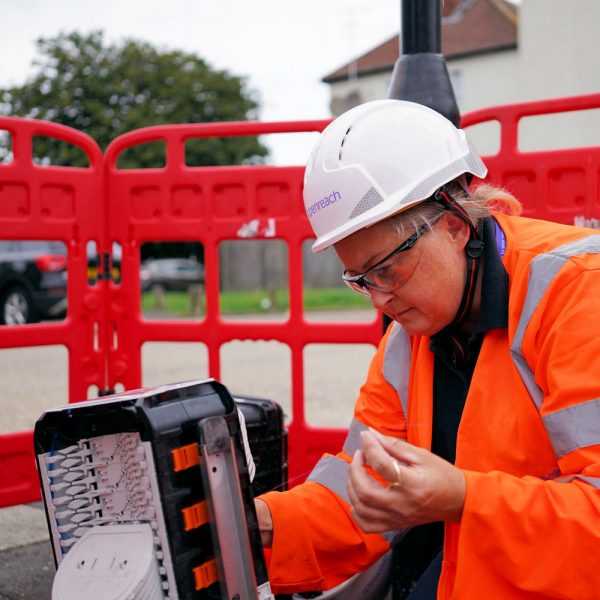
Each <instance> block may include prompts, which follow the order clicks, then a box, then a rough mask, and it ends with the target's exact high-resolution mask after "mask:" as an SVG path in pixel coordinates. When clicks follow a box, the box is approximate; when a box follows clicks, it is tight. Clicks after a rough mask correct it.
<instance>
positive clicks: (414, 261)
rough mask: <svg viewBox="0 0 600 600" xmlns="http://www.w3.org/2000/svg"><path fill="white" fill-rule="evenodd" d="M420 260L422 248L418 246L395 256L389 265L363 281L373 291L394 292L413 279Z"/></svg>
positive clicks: (372, 273)
mask: <svg viewBox="0 0 600 600" xmlns="http://www.w3.org/2000/svg"><path fill="white" fill-rule="evenodd" d="M420 260H421V246H420V245H419V244H416V245H415V246H413V247H412V248H411V249H410V250H407V251H406V252H402V253H400V254H397V255H396V256H393V257H392V258H390V260H389V261H388V262H387V263H384V264H383V265H381V267H379V268H377V269H374V270H373V271H371V272H370V273H369V274H368V275H367V277H365V278H364V280H363V281H364V282H365V283H366V284H367V285H368V286H369V287H371V288H373V289H376V290H379V291H381V292H392V291H394V290H396V289H398V288H399V287H402V286H403V285H404V284H405V283H406V282H407V281H408V280H409V279H410V278H411V277H412V275H413V273H414V272H415V270H416V268H417V265H418V264H419V261H420Z"/></svg>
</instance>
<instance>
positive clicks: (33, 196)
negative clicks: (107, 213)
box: [0, 118, 106, 506]
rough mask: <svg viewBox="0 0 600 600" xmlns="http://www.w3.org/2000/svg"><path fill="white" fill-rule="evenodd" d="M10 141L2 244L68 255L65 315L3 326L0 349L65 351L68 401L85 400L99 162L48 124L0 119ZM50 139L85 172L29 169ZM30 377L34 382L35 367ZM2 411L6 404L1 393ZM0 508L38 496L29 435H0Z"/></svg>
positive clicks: (87, 143) (94, 368)
mask: <svg viewBox="0 0 600 600" xmlns="http://www.w3.org/2000/svg"><path fill="white" fill-rule="evenodd" d="M0 130H5V131H8V133H9V134H10V136H11V139H12V153H13V157H12V161H11V162H9V163H8V164H3V165H0V238H1V239H6V240H14V239H26V240H36V239H37V240H58V241H61V242H63V243H64V244H65V246H66V249H67V268H68V285H67V302H68V316H67V318H66V319H65V320H63V321H60V322H56V323H40V324H34V325H27V326H3V327H0V348H10V347H12V348H15V347H24V346H45V345H51V344H61V345H64V346H65V347H66V348H67V350H68V356H69V362H68V364H69V375H68V381H69V398H70V399H71V400H81V399H82V398H86V397H87V390H88V387H89V386H92V385H95V386H97V387H98V388H99V389H103V388H104V387H105V382H104V367H103V355H102V349H101V348H100V347H98V344H97V343H95V338H96V335H97V333H98V328H99V327H100V326H101V323H102V321H103V316H102V312H103V308H104V305H105V304H106V300H105V297H104V293H105V290H104V286H103V284H102V283H101V282H99V283H98V284H96V285H95V286H90V285H88V278H87V254H86V246H87V242H88V241H90V240H94V241H96V242H99V241H100V240H101V239H102V237H103V225H104V223H103V220H104V212H103V203H102V199H103V195H104V190H103V182H104V177H103V172H102V167H103V161H102V153H101V151H100V148H99V147H98V145H97V144H96V143H95V142H94V140H92V139H91V138H90V137H88V136H86V135H84V134H82V133H80V132H78V131H75V130H73V129H69V128H67V127H63V126H60V125H55V124H52V123H47V122H43V121H33V120H26V119H11V118H0ZM36 137H39V138H54V139H57V140H61V141H63V142H65V143H67V144H71V145H74V146H77V147H79V148H80V149H81V150H83V152H85V154H86V155H87V158H88V160H89V167H88V168H65V167H45V166H39V165H36V164H34V162H33V159H32V148H33V140H34V138H36ZM31 377H35V365H32V372H31ZM3 396H4V397H3V399H2V401H3V403H4V405H5V407H4V410H10V409H11V406H10V398H6V396H5V395H4V394H3ZM0 466H1V467H2V470H3V476H2V478H1V481H0V506H5V505H10V504H16V503H19V502H28V501H31V500H35V499H38V498H39V496H40V492H39V484H38V481H37V475H36V473H35V468H34V454H33V443H32V433H31V431H26V432H17V433H11V434H7V435H1V436H0Z"/></svg>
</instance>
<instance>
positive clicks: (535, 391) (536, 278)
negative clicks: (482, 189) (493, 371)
mask: <svg viewBox="0 0 600 600" xmlns="http://www.w3.org/2000/svg"><path fill="white" fill-rule="evenodd" d="M599 252H600V236H599V235H589V236H587V237H584V238H581V239H579V240H575V241H573V242H569V243H568V244H565V245H563V246H560V247H558V248H555V249H554V250H552V251H551V252H548V253H547V254H540V255H539V256H536V258H534V259H533V260H532V261H531V266H530V270H529V281H528V284H527V295H526V297H525V303H524V305H523V310H522V311H521V317H520V319H519V324H518V326H517V331H516V333H515V338H514V340H513V343H512V346H511V348H510V352H511V354H512V359H513V361H514V363H515V366H516V367H517V370H518V371H519V374H520V375H521V379H522V380H523V383H524V384H525V386H526V387H527V390H528V391H529V394H530V396H531V398H532V400H533V402H534V403H535V405H536V406H537V407H538V410H539V409H540V408H541V406H542V401H543V396H544V394H543V392H542V390H541V389H540V387H539V386H538V385H537V384H536V383H535V377H534V374H533V371H532V370H531V369H530V367H529V365H528V364H527V361H526V360H525V357H524V356H523V338H524V337H525V331H526V330H527V327H528V326H529V322H530V321H531V317H532V316H533V314H534V313H535V311H536V309H537V307H538V305H539V303H540V300H541V299H542V298H543V297H544V295H545V294H546V292H547V290H548V288H549V287H550V284H551V283H552V281H553V280H554V278H555V277H556V275H557V274H558V272H559V271H560V270H561V268H562V267H563V265H564V264H565V262H567V260H569V258H571V257H572V256H575V255H577V254H591V253H599Z"/></svg>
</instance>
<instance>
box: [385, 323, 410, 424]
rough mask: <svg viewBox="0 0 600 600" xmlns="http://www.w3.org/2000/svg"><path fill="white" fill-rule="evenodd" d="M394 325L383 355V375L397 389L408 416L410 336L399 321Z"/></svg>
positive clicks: (405, 414)
mask: <svg viewBox="0 0 600 600" xmlns="http://www.w3.org/2000/svg"><path fill="white" fill-rule="evenodd" d="M392 327H393V329H392V331H391V333H390V336H389V338H388V341H387V345H386V347H385V356H384V357H383V377H384V379H385V380H386V381H387V382H388V383H389V384H390V385H391V386H392V387H393V388H394V389H395V390H396V393H397V394H398V397H399V398H400V404H401V405H402V410H403V412H404V416H405V417H406V418H408V376H409V373H410V357H411V347H410V338H409V337H408V335H407V334H406V331H404V329H403V328H402V327H401V326H400V325H398V323H394V324H393V326H392Z"/></svg>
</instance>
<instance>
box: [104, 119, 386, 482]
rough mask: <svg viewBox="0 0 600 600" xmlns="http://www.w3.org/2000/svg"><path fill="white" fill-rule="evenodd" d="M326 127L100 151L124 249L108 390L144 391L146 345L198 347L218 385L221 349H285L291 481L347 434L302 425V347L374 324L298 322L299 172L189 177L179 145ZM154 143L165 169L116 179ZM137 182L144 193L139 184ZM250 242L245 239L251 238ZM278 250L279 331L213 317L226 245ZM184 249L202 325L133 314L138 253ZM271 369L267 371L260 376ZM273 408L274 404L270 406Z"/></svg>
mask: <svg viewBox="0 0 600 600" xmlns="http://www.w3.org/2000/svg"><path fill="white" fill-rule="evenodd" d="M327 123H328V121H315V122H304V123H276V124H275V123H272V124H261V123H221V124H213V125H177V126H158V127H150V128H147V129H142V130H138V131H135V132H132V133H129V134H126V135H123V136H121V137H119V138H118V139H116V140H115V141H114V142H113V143H112V144H111V145H110V146H109V148H108V149H107V152H106V157H105V163H106V183H107V199H108V204H107V212H108V215H109V218H108V239H109V240H110V241H111V242H113V241H114V242H117V243H119V244H121V246H122V248H123V253H122V259H121V261H122V262H121V264H122V281H123V283H122V284H121V285H120V286H116V285H114V284H109V287H110V298H111V300H110V303H109V315H108V317H109V321H110V327H111V328H113V330H114V331H116V334H117V335H116V339H118V344H117V345H115V346H113V347H111V348H110V352H109V370H108V371H109V374H110V380H109V385H110V386H111V387H114V386H115V385H116V384H118V383H121V384H122V385H124V386H125V388H132V387H137V386H139V385H141V370H140V368H141V354H140V353H141V346H142V344H143V343H144V342H147V341H154V342H157V341H161V342H165V341H186V342H202V343H203V344H205V345H206V347H207V349H208V361H209V374H210V376H212V377H214V378H216V379H220V375H221V357H220V351H221V347H222V346H223V345H224V344H226V343H228V342H230V341H232V340H253V341H260V340H275V341H279V342H281V343H282V344H285V345H286V346H288V347H289V349H290V355H291V378H292V386H291V390H292V414H291V415H290V416H291V422H290V423H289V427H288V446H289V477H290V481H294V480H295V479H296V478H298V477H300V476H301V475H302V474H306V473H307V472H308V471H310V469H311V467H312V466H314V464H315V463H316V461H317V460H318V458H319V457H320V456H321V455H322V454H323V452H326V451H329V452H334V451H335V450H336V449H337V448H340V447H341V445H342V443H343V439H344V436H345V430H343V429H334V428H314V427H311V426H309V425H308V424H307V423H306V420H305V415H304V402H303V398H304V359H303V350H304V347H305V346H306V345H308V344H311V343H337V344H340V343H342V344H346V343H348V344H352V343H372V344H377V342H378V340H379V339H380V337H381V323H380V321H379V320H378V319H377V320H374V321H373V322H371V323H318V322H310V321H307V320H306V319H305V317H304V313H303V302H302V286H303V280H302V277H303V270H302V244H303V242H304V241H305V240H307V239H310V238H312V237H313V233H312V230H311V228H310V226H309V223H308V219H307V217H306V214H305V212H304V205H303V202H302V180H303V175H304V168H303V167H266V166H254V167H248V166H235V167H188V166H186V164H185V143H186V141H188V140H190V139H194V138H207V137H211V138H213V137H220V138H223V137H230V136H244V135H261V134H271V133H294V132H304V131H320V130H322V129H323V128H324V127H325V125H326V124H327ZM157 141H161V142H163V143H164V144H165V147H166V165H165V167H164V168H163V169H144V170H119V169H118V168H117V166H116V165H117V160H118V157H119V155H121V154H122V153H123V152H125V151H126V150H127V149H129V148H132V147H134V146H136V145H139V144H142V143H150V142H157ZM142 180H143V188H140V181H142ZM249 232H252V233H249ZM236 239H244V240H247V239H254V240H259V239H261V240H265V239H269V240H282V241H283V242H285V244H286V245H287V248H288V273H289V277H288V289H289V298H290V307H289V316H288V318H287V319H286V320H285V321H279V322H265V321H260V322H251V321H244V322H232V321H228V320H225V319H223V318H222V314H221V312H220V307H219V288H220V286H219V272H220V269H219V246H220V244H222V243H223V242H225V241H227V240H236ZM155 240H161V241H168V240H177V241H181V240H190V241H198V242H201V243H202V244H203V246H204V248H205V256H204V264H205V287H206V316H205V318H204V319H203V320H202V321H201V322H189V321H188V322H186V321H182V320H171V321H166V320H162V321H154V320H153V321H149V320H145V319H144V318H143V317H142V316H141V313H140V278H139V272H140V246H141V244H142V243H144V242H147V241H155ZM268 368H269V366H268V365H265V366H264V369H265V371H267V370H268ZM273 400H277V398H273Z"/></svg>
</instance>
